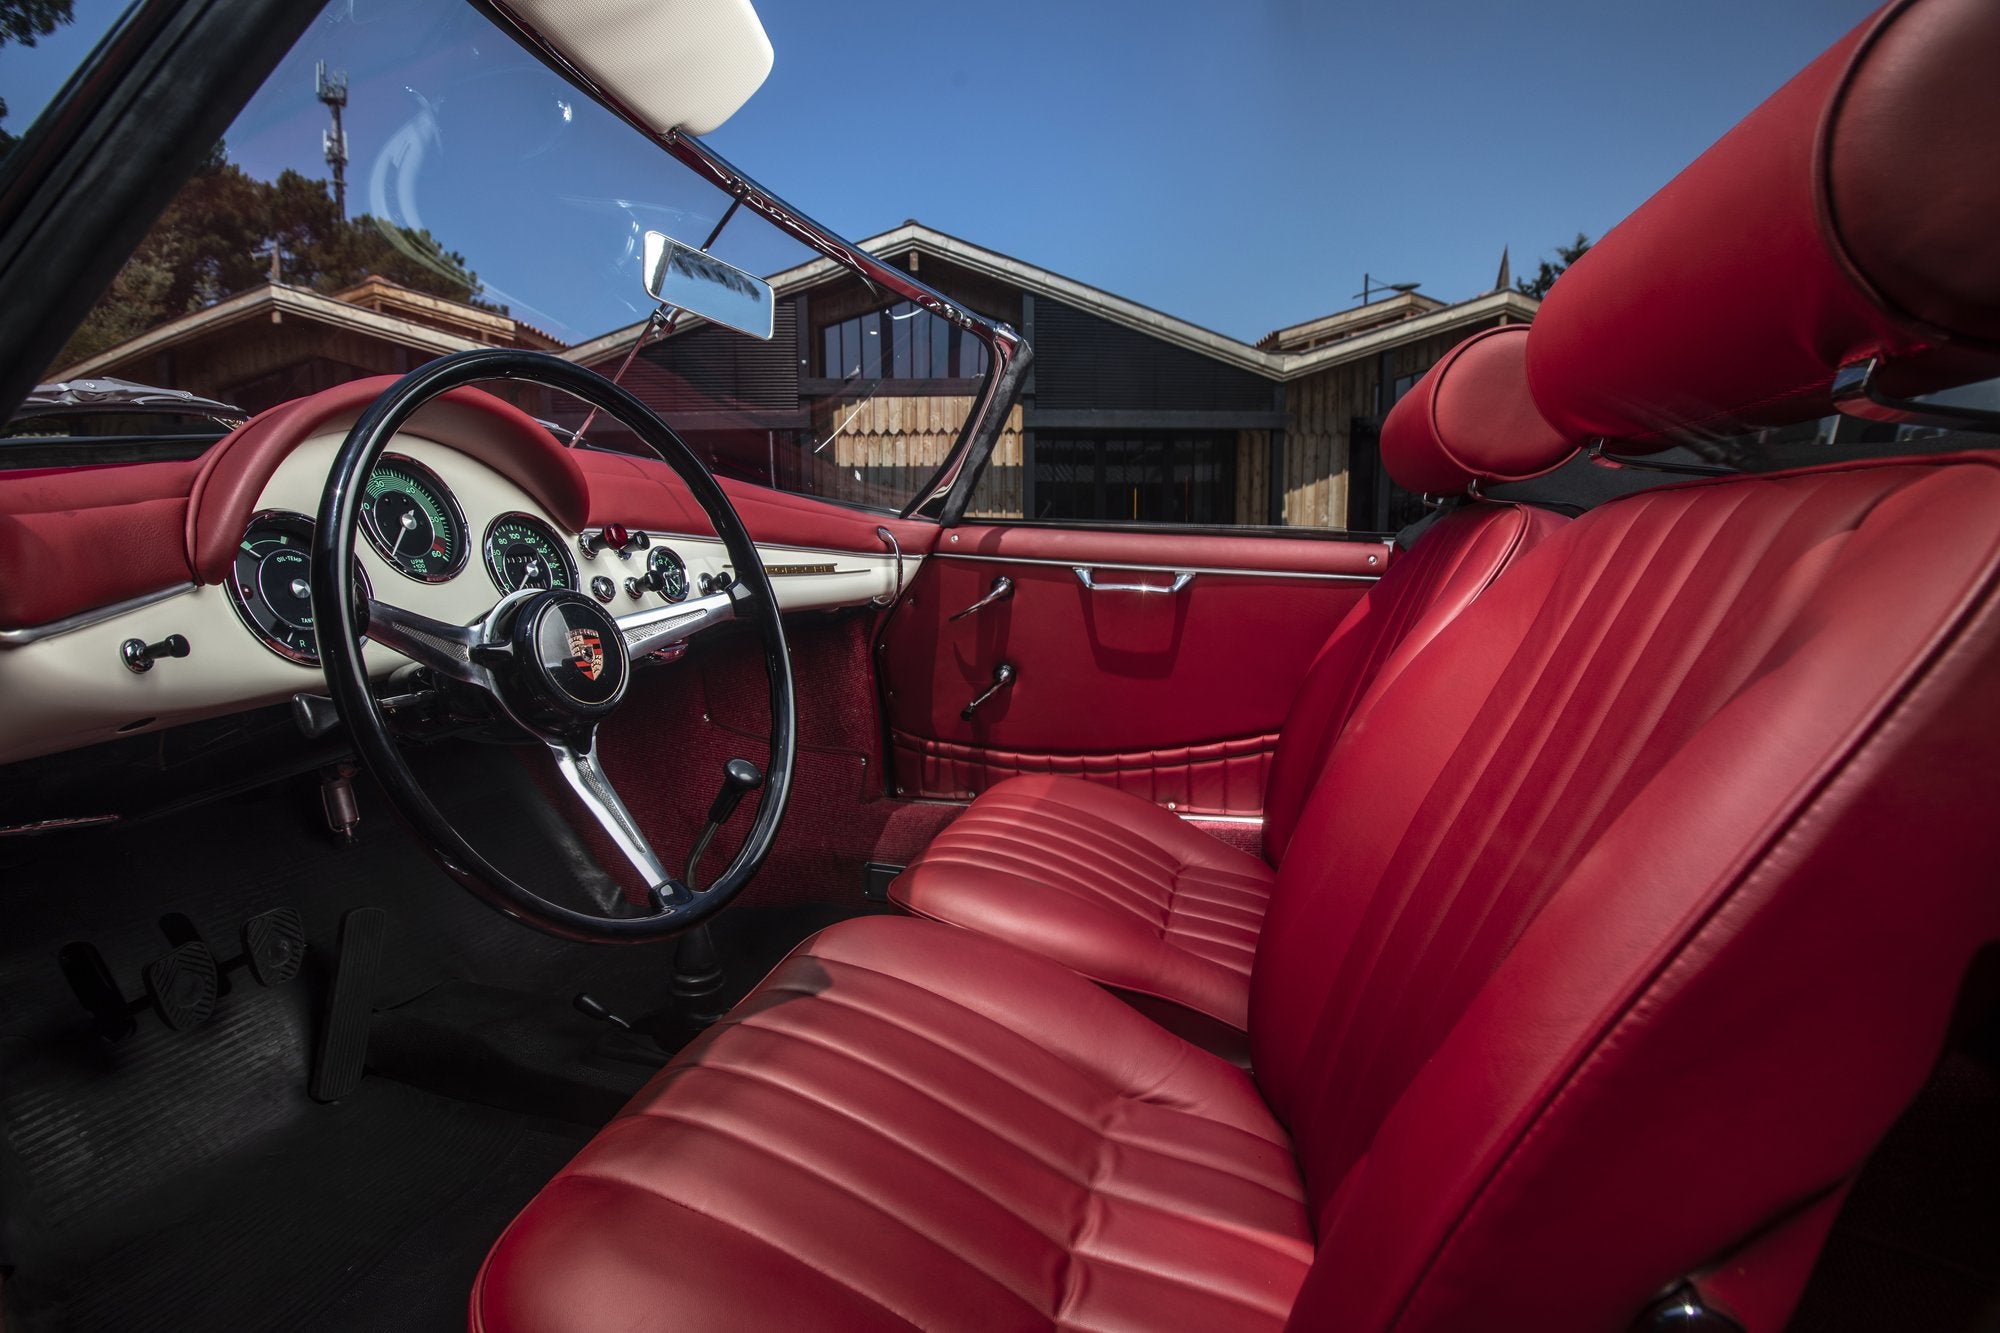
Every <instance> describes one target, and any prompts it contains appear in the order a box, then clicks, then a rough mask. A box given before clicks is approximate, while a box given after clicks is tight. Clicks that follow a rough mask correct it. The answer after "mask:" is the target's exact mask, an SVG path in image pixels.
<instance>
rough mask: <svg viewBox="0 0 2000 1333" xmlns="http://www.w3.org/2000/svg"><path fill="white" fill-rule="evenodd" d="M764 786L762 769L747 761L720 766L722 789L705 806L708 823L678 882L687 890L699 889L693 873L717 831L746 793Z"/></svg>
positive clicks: (695, 841) (736, 760) (690, 853)
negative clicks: (712, 802) (712, 801)
mask: <svg viewBox="0 0 2000 1333" xmlns="http://www.w3.org/2000/svg"><path fill="white" fill-rule="evenodd" d="M763 785H764V772H763V770H762V769H760V768H758V767H757V765H755V764H753V763H751V762H750V761H749V760H748V759H732V760H730V761H729V762H728V763H726V764H724V765H723V766H722V790H721V791H719V792H717V793H716V794H715V803H714V804H713V805H710V806H709V807H708V824H707V826H706V827H704V828H703V829H702V831H701V836H700V837H698V838H696V839H695V840H694V850H693V851H691V852H689V853H688V863H687V873H686V874H685V875H683V876H681V882H682V883H684V884H686V885H687V886H688V888H690V889H699V888H700V887H701V886H700V885H699V884H697V883H695V879H694V872H695V871H696V870H697V869H698V868H699V867H700V865H701V857H702V853H704V852H706V851H707V850H708V844H709V843H711V842H713V841H714V840H715V834H716V831H717V830H718V829H720V828H721V827H722V826H723V825H724V824H727V823H728V822H729V817H730V816H731V815H733V814H735V813H736V807H737V805H738V804H740V803H741V802H742V800H743V797H744V795H745V794H746V793H749V792H753V791H756V790H757V789H758V788H759V787H761V786H763Z"/></svg>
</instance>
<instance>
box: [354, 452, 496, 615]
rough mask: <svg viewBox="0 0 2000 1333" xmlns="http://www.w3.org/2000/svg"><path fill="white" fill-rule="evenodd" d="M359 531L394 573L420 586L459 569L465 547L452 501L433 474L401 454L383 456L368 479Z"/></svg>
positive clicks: (467, 539) (461, 523)
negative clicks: (406, 577) (412, 580)
mask: <svg viewBox="0 0 2000 1333" xmlns="http://www.w3.org/2000/svg"><path fill="white" fill-rule="evenodd" d="M361 531H362V532H363V533H365V534H367V537H368V543H369V545H371V546H373V547H374V548H375V549H376V551H378V552H379V553H380V554H381V556H382V558H383V559H384V560H387V561H388V562H389V563H390V564H391V565H394V566H395V567H396V570H397V572H398V573H401V574H405V575H408V576H409V577H410V578H413V579H416V580H418V581H419V582H422V583H443V582H444V581H445V580H446V579H448V578H451V577H452V576H453V575H455V574H457V573H458V571H459V570H461V569H464V568H465V557H466V548H467V546H469V545H470V544H471V536H470V534H468V533H467V531H466V528H465V515H464V514H463V513H461V512H460V511H459V508H458V500H457V498H456V497H454V496H453V495H452V493H451V491H450V489H449V488H448V487H446V485H445V484H444V483H443V482H442V481H440V480H439V479H438V475H437V473H435V472H433V471H431V470H430V469H429V468H427V467H425V466H424V465H423V464H422V463H419V462H417V461H416V460H415V459H414V458H406V457H404V456H403V455H402V454H383V455H382V461H381V462H379V463H377V464H376V465H375V470H374V471H373V472H372V473H370V474H369V476H368V488H367V490H366V491H364V492H363V494H362V496H361Z"/></svg>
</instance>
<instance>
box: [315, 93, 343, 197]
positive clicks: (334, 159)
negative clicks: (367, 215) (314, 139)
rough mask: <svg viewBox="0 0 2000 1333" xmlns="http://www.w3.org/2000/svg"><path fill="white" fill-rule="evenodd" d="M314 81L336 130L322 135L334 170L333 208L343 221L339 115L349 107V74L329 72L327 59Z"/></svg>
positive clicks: (341, 133)
mask: <svg viewBox="0 0 2000 1333" xmlns="http://www.w3.org/2000/svg"><path fill="white" fill-rule="evenodd" d="M314 82H315V84H316V86H317V94H318V97H319V100H320V101H322V102H324V103H326V109H327V111H328V112H329V113H331V114H332V116H333V128H332V129H330V130H328V131H326V133H325V135H324V136H323V140H324V143H325V145H326V164H327V166H328V167H330V168H332V170H333V207H334V210H335V211H336V212H338V213H339V214H340V216H341V217H342V218H345V217H346V216H347V131H346V130H344V129H342V128H341V127H340V113H341V112H342V111H343V110H344V109H345V108H346V106H347V71H346V70H344V69H337V70H334V71H332V72H331V73H329V72H328V71H327V68H326V62H325V61H324V60H322V61H320V62H319V65H318V66H317V68H316V69H315V70H314Z"/></svg>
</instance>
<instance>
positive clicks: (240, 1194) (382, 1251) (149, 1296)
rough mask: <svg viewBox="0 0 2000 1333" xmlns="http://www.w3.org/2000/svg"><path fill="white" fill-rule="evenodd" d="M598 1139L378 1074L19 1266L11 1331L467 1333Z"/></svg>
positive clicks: (10, 1296) (11, 1290)
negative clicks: (492, 1260)
mask: <svg viewBox="0 0 2000 1333" xmlns="http://www.w3.org/2000/svg"><path fill="white" fill-rule="evenodd" d="M585 1137H586V1135H585V1133H584V1131H582V1130H581V1129H578V1128H575V1127H568V1126H554V1125H551V1124H548V1123H545V1122H538V1121H534V1120H530V1119H528V1118H526V1117H523V1116H519V1115H515V1114H511V1113H508V1112H505V1111H496V1110H493V1109H491V1108H488V1107H482V1106H476V1105H472V1104H470V1103H466V1102H458V1101H452V1100H449V1099H447V1098H442V1097H437V1096H433V1095H431V1094H429V1093H425V1092H421V1091H418V1090H417V1089H414V1088H410V1087H406V1086H404V1085H402V1084H399V1083H393V1082H390V1081H387V1080H384V1079H369V1080H366V1081H364V1083H363V1084H362V1085H361V1087H360V1088H359V1089H358V1090H357V1091H356V1092H355V1094H354V1095H353V1096H352V1097H350V1098H348V1099H346V1100H344V1101H342V1102H340V1103H338V1104H336V1105H332V1106H313V1107H310V1108H309V1109H308V1110H306V1111H305V1112H303V1113H294V1114H291V1115H288V1116H287V1117H286V1118H285V1121H284V1122H283V1123H282V1124H281V1125H280V1126H279V1127H278V1128H276V1129H275V1131H273V1132H271V1133H268V1134H266V1135H264V1136H262V1137H259V1138H256V1139H254V1140H253V1141H250V1142H246V1143H240V1144H238V1145H237V1148H236V1150H235V1151H233V1152H231V1153H229V1154H228V1155H226V1156H224V1157H222V1158H220V1159H219V1160H214V1161H210V1162H209V1163H207V1164H206V1168H205V1169H204V1170H202V1171H200V1172H198V1173H183V1174H182V1175H180V1176H179V1177H177V1178H173V1179H168V1180H163V1181H161V1183H160V1184H158V1185H157V1186H156V1187H154V1188H153V1189H152V1190H150V1191H149V1192H147V1193H145V1194H143V1195H139V1196H137V1197H133V1198H129V1199H127V1200H124V1201H122V1204H121V1207H120V1209H119V1213H120V1215H121V1217H122V1219H123V1222H122V1225H119V1226H116V1227H107V1226H106V1225H104V1224H103V1223H102V1221H101V1220H100V1222H99V1224H98V1225H95V1226H93V1227H91V1228H90V1232H91V1233H94V1235H95V1237H96V1240H95V1243H86V1244H82V1245H79V1246H77V1247H74V1248H71V1249H69V1250H68V1251H67V1252H65V1253H43V1254H41V1255H39V1256H36V1257H35V1260H34V1261H33V1262H28V1261H23V1262H21V1264H20V1266H19V1268H18V1269H17V1270H16V1272H15V1273H14V1274H13V1276H12V1277H11V1278H10V1280H9V1281H8V1283H7V1287H6V1293H7V1304H8V1306H9V1309H8V1311H7V1315H8V1318H7V1324H6V1326H7V1327H8V1328H9V1329H107V1330H109V1329H118V1330H134V1331H135V1333H136V1331H137V1330H148V1329H194V1328H199V1329H213V1330H237V1329H241V1330H254V1329H297V1328H302V1327H311V1326H315V1325H317V1326H320V1327H326V1328H336V1327H337V1328H400V1329H422V1328H439V1329H445V1328H463V1327H464V1320H465V1300H466V1295H467V1293H468V1292H469V1291H470V1290H471V1286H472V1279H473V1276H474V1274H475V1273H476V1272H477V1270H478V1266H479V1263H480V1260H481V1259H482V1258H483V1257H484V1255H485V1253H486V1250H487V1248H488V1247H489V1246H490V1245H491V1244H492V1242H493V1240H494V1239H495V1238H496V1237H497V1236H498V1235H499V1233H500V1231H501V1230H502V1229H503V1228H504V1227H505V1226H506V1224H507V1222H508V1221H509V1220H511V1219H512V1217H513V1216H514V1214H515V1213H516V1212H517V1211H518V1210H519V1209H520V1207H521V1206H522V1205H523V1204H525V1203H526V1202H527V1201H528V1199H529V1198H530V1197H532V1196H533V1194H534V1192H535V1190H536V1189H538V1188H539V1187H540V1186H541V1184H542V1182H543V1181H545V1180H547V1179H548V1177H549V1176H551V1175H553V1174H554V1172H555V1171H556V1170H557V1169H558V1168H559V1167H560V1166H561V1165H562V1163H563V1162H565V1161H567V1160H568V1158H569V1157H570V1156H571V1155H572V1154H573V1153H574V1152H575V1151H576V1149H577V1148H578V1147H580V1146H581V1145H582V1143H583V1141H584V1139H585Z"/></svg>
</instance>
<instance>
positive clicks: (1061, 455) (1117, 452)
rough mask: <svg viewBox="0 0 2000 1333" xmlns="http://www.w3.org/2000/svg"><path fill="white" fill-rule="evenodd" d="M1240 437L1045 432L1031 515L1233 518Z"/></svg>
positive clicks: (1114, 519)
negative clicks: (1238, 439)
mask: <svg viewBox="0 0 2000 1333" xmlns="http://www.w3.org/2000/svg"><path fill="white" fill-rule="evenodd" d="M1236 453H1237V441H1236V436H1235V434H1234V433H1229V434H1220V433H1218V434H1205V435H1184V434H1144V435H1140V434H1122V435H1116V436H1107V435H1066V434H1043V435H1041V436H1039V437H1038V438H1037V440H1036V442H1035V462H1034V474H1035V475H1034V517H1035V518H1038V519H1054V520H1064V519H1068V520H1076V521H1083V522H1091V521H1096V522H1106V523H1189V524H1198V525H1208V524H1230V523H1235V522H1236V521H1237V515H1236Z"/></svg>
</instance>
